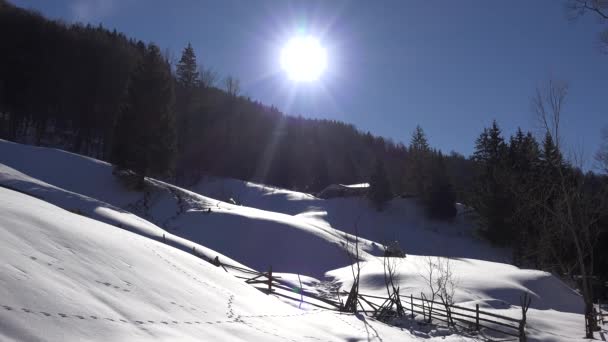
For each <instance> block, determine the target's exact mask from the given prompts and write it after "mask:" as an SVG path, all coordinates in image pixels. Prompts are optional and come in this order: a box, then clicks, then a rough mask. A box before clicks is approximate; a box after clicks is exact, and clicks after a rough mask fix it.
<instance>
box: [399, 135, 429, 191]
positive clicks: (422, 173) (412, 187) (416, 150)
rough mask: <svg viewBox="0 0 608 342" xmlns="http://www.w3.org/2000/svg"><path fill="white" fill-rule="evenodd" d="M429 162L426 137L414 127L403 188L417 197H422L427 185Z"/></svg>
mask: <svg viewBox="0 0 608 342" xmlns="http://www.w3.org/2000/svg"><path fill="white" fill-rule="evenodd" d="M429 162H430V148H429V144H428V142H427V140H426V135H425V134H424V131H423V130H422V127H420V126H416V129H415V130H414V132H413V133H412V139H411V142H410V148H409V158H408V163H407V165H406V175H405V177H406V186H405V188H406V189H408V190H409V191H411V192H413V193H414V194H416V195H417V196H423V195H424V189H425V188H427V187H428V185H429V184H428V183H429V182H430V178H429Z"/></svg>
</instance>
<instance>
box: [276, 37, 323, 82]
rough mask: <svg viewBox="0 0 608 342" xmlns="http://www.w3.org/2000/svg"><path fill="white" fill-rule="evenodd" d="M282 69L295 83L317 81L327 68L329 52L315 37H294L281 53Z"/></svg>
mask: <svg viewBox="0 0 608 342" xmlns="http://www.w3.org/2000/svg"><path fill="white" fill-rule="evenodd" d="M281 67H282V68H283V70H285V72H286V73H287V77H289V79H291V80H293V81H296V82H312V81H316V80H318V79H319V77H321V75H322V74H323V72H324V71H325V68H326V67H327V52H326V51H325V48H323V46H322V45H321V43H320V42H319V39H317V38H315V37H313V36H297V37H293V38H291V39H290V40H289V41H288V42H287V44H285V46H284V47H283V50H282V51H281Z"/></svg>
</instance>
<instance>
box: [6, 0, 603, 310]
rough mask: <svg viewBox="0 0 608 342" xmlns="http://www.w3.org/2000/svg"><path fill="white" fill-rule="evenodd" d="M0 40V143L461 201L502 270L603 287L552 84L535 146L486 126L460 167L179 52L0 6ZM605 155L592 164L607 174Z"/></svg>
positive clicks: (532, 138)
mask: <svg viewBox="0 0 608 342" xmlns="http://www.w3.org/2000/svg"><path fill="white" fill-rule="evenodd" d="M0 42H2V44H0V137H1V138H2V139H6V140H11V141H16V142H24V143H30V144H35V145H40V146H52V147H58V148H62V149H65V150H67V151H71V152H74V153H79V154H84V155H88V156H91V157H94V158H98V159H101V160H105V161H108V162H111V163H113V164H115V165H116V167H117V169H122V170H130V171H132V172H133V173H135V174H136V175H138V176H139V178H140V180H142V181H143V177H145V176H154V177H158V178H162V179H165V180H168V181H171V182H175V183H178V184H182V185H190V184H193V183H194V182H196V181H197V180H199V179H200V178H201V177H203V176H208V175H210V176H221V177H232V178H236V179H242V180H251V181H255V182H261V183H265V184H271V185H275V186H278V187H284V188H289V189H295V190H300V191H306V192H311V193H315V192H318V191H320V190H322V189H323V188H324V187H326V186H327V185H329V184H332V183H341V184H353V183H362V182H369V183H370V184H371V187H370V191H369V196H368V197H369V199H370V201H371V202H372V205H373V206H374V207H375V208H377V209H378V210H383V209H384V208H385V207H386V204H387V201H388V200H390V199H391V198H393V197H394V196H402V197H415V198H417V199H418V200H419V201H420V202H421V203H422V204H423V205H424V207H425V208H426V210H427V213H428V215H429V217H432V218H435V219H438V220H451V219H453V218H454V217H455V216H456V215H457V210H456V206H455V203H456V202H460V203H463V204H465V205H466V206H467V207H468V208H471V209H472V210H471V212H472V213H474V214H472V215H475V217H476V219H477V222H478V224H479V234H480V235H482V236H484V237H485V238H487V239H488V240H490V241H491V242H492V243H494V244H496V245H498V246H505V247H511V248H512V250H513V262H514V263H515V264H516V265H520V266H529V267H535V268H539V269H544V270H547V271H551V272H553V273H555V274H559V275H560V276H562V277H563V278H568V279H572V281H575V282H579V283H580V288H581V291H582V292H583V295H584V297H585V298H586V299H588V298H593V297H592V296H593V292H594V291H596V287H595V284H597V283H601V282H605V281H607V280H608V248H606V247H605V246H608V232H607V230H608V228H607V227H608V200H607V198H608V192H607V187H608V180H607V178H606V176H605V174H602V173H593V172H589V171H586V170H584V169H582V168H581V166H580V165H577V164H575V163H574V162H573V159H572V158H568V157H567V156H566V155H565V153H564V151H565V148H564V146H562V144H561V142H560V138H559V136H560V135H559V131H558V127H559V126H558V125H556V124H555V121H556V120H557V122H558V123H559V113H555V112H552V111H551V108H555V107H554V106H553V107H552V106H551V104H553V103H554V102H555V101H560V100H563V97H564V96H565V93H562V92H560V90H561V91H563V90H564V89H565V86H563V85H559V84H556V83H551V84H549V85H548V88H547V89H546V94H548V95H549V96H545V95H544V94H545V92H543V91H542V90H541V91H539V94H537V97H535V98H533V103H534V104H535V105H536V107H535V108H536V109H537V114H538V115H539V116H541V117H544V118H545V119H546V120H545V122H546V123H547V124H546V125H545V127H546V132H544V134H543V135H542V136H541V137H539V136H538V134H533V133H532V132H528V131H525V130H523V129H520V130H518V131H517V132H516V133H515V134H514V135H512V136H505V135H504V134H503V133H502V131H501V129H500V126H499V123H497V122H494V123H493V125H492V126H491V127H488V128H486V129H484V130H483V132H480V134H479V136H478V137H470V139H471V141H475V152H474V154H473V155H472V156H470V157H466V156H464V155H461V154H458V153H456V152H450V153H449V154H444V153H443V152H441V151H439V150H437V149H434V148H433V147H431V146H429V143H428V141H427V137H426V135H425V133H424V131H423V129H422V128H421V127H420V126H418V127H417V128H416V129H415V130H414V132H403V136H404V140H407V141H408V143H407V144H403V143H399V142H394V141H391V140H390V139H384V138H382V137H379V136H374V135H372V134H370V133H369V132H364V131H361V130H359V129H357V128H356V127H354V126H353V125H350V124H347V123H343V122H338V121H330V120H319V119H309V118H303V117H294V116H289V115H287V114H288V113H287V114H286V113H282V112H280V111H279V110H278V109H277V108H275V107H273V106H269V105H266V104H262V103H259V102H256V101H254V100H252V99H249V98H247V97H244V96H242V95H241V94H240V90H239V83H238V80H237V79H235V78H233V77H227V78H226V79H222V80H220V77H218V76H217V75H215V74H214V73H213V72H211V71H210V70H209V69H205V68H202V67H200V65H203V64H204V61H202V60H200V59H199V58H197V56H196V52H195V51H194V50H193V49H192V47H191V46H190V45H188V46H186V47H184V49H183V51H182V53H181V56H180V58H178V60H177V62H176V63H173V61H171V60H170V59H169V58H168V57H167V54H166V53H163V51H162V49H161V47H159V46H156V45H155V44H153V43H144V42H142V41H138V40H136V39H135V38H131V37H127V36H125V35H124V34H122V33H120V32H117V31H116V30H109V29H107V28H104V27H101V26H98V27H93V26H89V25H81V24H65V23H61V22H58V21H51V20H48V19H46V18H44V17H42V16H41V15H39V14H37V13H35V12H32V11H29V10H23V9H20V8H17V7H14V6H13V5H11V4H9V3H7V2H5V1H4V0H0ZM560 95H563V96H562V97H560ZM545 101H549V104H548V105H545V106H543V105H542V104H543V103H544V102H545ZM556 114H557V115H556ZM535 133H536V132H535ZM604 153H605V154H598V161H602V160H603V161H604V163H605V164H603V165H604V167H605V168H606V169H608V163H607V161H608V157H606V156H607V155H608V149H607V150H606V152H604ZM602 158H604V159H602ZM602 246H603V248H602ZM588 304H589V303H588Z"/></svg>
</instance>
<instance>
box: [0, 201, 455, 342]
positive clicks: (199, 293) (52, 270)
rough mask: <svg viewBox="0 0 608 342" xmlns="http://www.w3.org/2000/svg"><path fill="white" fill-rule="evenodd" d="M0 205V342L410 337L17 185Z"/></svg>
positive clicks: (303, 339)
mask: <svg viewBox="0 0 608 342" xmlns="http://www.w3.org/2000/svg"><path fill="white" fill-rule="evenodd" d="M0 208H2V215H1V216H0V241H2V248H0V260H2V263H1V264H0V269H1V272H0V340H2V341H81V340H96V341H103V340H106V341H107V340H110V341H127V340H128V341H140V340H141V341H143V340H151V339H155V340H184V341H188V340H192V341H345V340H347V341H357V340H368V339H369V340H377V341H382V340H384V341H388V340H400V341H412V340H415V338H414V337H413V336H412V335H410V334H409V333H408V332H407V331H401V330H399V329H395V328H391V327H389V326H386V325H384V324H381V323H377V322H375V321H372V320H369V319H367V320H366V319H364V318H363V317H359V318H357V317H355V316H351V315H340V314H337V313H332V312H328V311H302V310H298V309H295V308H293V307H291V306H289V305H286V304H284V303H282V302H281V301H279V300H277V299H275V298H274V297H273V296H267V295H265V294H263V293H262V292H259V291H258V290H255V289H254V288H253V287H251V286H249V285H246V284H245V283H243V282H242V281H240V280H238V279H237V278H235V277H233V276H231V275H230V274H228V273H225V272H224V271H222V270H221V269H220V268H216V267H213V266H212V265H210V264H208V263H206V262H202V261H201V260H200V259H198V258H196V257H194V256H192V255H190V254H187V253H184V252H182V251H179V250H176V249H174V248H172V247H169V246H166V245H164V244H162V243H159V242H156V241H153V240H150V239H148V238H145V237H142V236H140V235H137V234H133V233H130V232H127V231H125V230H123V229H119V228H116V227H114V226H111V225H107V224H104V223H101V222H98V221H95V220H92V219H89V218H86V217H83V216H81V215H76V214H72V213H70V212H67V211H65V210H63V209H60V208H58V207H55V206H54V205H51V204H48V203H45V202H43V201H41V200H38V199H35V198H33V197H30V196H27V195H24V194H21V193H18V192H14V191H11V190H6V189H0ZM451 340H453V341H456V340H459V341H460V340H463V339H462V338H458V337H453V338H452V339H451Z"/></svg>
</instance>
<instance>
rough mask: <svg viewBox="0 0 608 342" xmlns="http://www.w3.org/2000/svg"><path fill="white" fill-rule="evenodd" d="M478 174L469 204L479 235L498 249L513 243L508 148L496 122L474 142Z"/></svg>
mask: <svg viewBox="0 0 608 342" xmlns="http://www.w3.org/2000/svg"><path fill="white" fill-rule="evenodd" d="M473 158H474V160H475V161H476V162H477V165H478V170H477V174H476V177H475V185H474V190H473V194H472V198H471V202H472V204H473V206H474V208H475V209H476V211H477V214H478V216H479V224H480V226H481V230H482V233H484V234H485V235H486V237H487V238H488V239H489V240H490V241H492V242H494V243H496V244H499V245H507V244H509V243H510V242H511V241H512V239H513V231H512V229H511V225H510V222H509V218H510V217H511V216H510V215H511V213H512V208H511V206H512V203H511V196H510V193H509V191H510V190H509V189H508V180H509V178H508V172H507V170H506V164H507V163H506V159H507V146H506V144H505V142H504V138H503V137H502V132H501V130H500V128H499V127H498V124H497V123H496V121H494V122H493V123H492V126H491V127H490V128H485V129H484V131H483V132H482V133H481V135H480V136H479V138H478V139H477V140H476V142H475V152H474V154H473Z"/></svg>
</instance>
